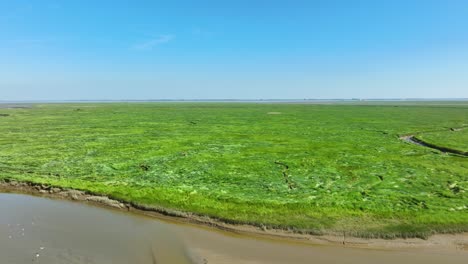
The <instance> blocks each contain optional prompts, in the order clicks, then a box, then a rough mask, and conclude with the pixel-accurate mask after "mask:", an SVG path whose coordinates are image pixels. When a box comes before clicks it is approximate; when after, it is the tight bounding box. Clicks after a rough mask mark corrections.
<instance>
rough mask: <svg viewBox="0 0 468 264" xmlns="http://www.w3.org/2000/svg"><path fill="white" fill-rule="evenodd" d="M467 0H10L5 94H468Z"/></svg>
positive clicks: (1, 70) (1, 30)
mask: <svg viewBox="0 0 468 264" xmlns="http://www.w3.org/2000/svg"><path fill="white" fill-rule="evenodd" d="M467 14H468V1H463V0H460V1H455V0H446V1H442V0H439V1H431V0H426V1H422V0H421V1H416V0H414V1H411V0H407V1H399V0H393V1H371V0H369V1H365V0H362V1H359V0H355V1H344V0H343V1H333V0H331V1H330V0H329V1H313V0H309V1H295V0H289V1H275V0H270V1H259V0H257V1H255V0H251V1H246V0H237V1H205V0H198V1H194V0H193V1H175V0H174V1H137V0H135V1H130V0H129V1H119V0H113V1H106V0H100V1H91V0H63V1H59V0H36V1H33V0H29V1H26V0H15V1H10V0H0V100H65V99H150V98H151V99H221V98H223V99H233V98H238V99H258V98H298V99H302V98H322V99H323V98H353V97H354V98H408V97H419V98H420V97H425V98H461V97H464V98H468V15H467Z"/></svg>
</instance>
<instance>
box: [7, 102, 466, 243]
mask: <svg viewBox="0 0 468 264" xmlns="http://www.w3.org/2000/svg"><path fill="white" fill-rule="evenodd" d="M271 112H279V113H281V114H271ZM2 113H3V114H10V116H4V117H2V116H0V135H1V136H0V178H15V179H18V180H24V181H33V182H41V183H50V184H54V185H58V186H63V187H73V188H77V189H83V190H88V191H92V192H96V193H101V194H106V195H110V196H111V197H114V198H118V199H123V200H127V201H133V202H137V203H141V204H147V205H155V206H163V207H166V208H171V209H178V210H183V211H190V212H195V213H198V214H202V215H208V216H211V217H216V218H219V219H222V220H225V221H229V222H236V223H250V224H255V225H266V226H270V227H279V228H292V229H301V230H307V231H309V232H314V233H332V232H343V231H346V232H347V233H348V234H350V235H359V236H368V237H370V236H374V237H376V236H380V237H395V236H403V237H404V236H420V237H424V236H427V235H428V234H431V233H434V232H459V231H468V208H467V207H468V195H467V193H466V191H467V190H468V182H467V180H468V159H467V158H465V157H458V156H451V155H447V154H441V153H440V152H438V151H435V150H432V149H429V148H425V147H421V146H417V145H413V144H409V143H406V142H403V141H401V140H399V138H398V135H402V134H409V133H415V132H420V131H434V130H439V129H440V130H442V129H446V128H448V127H459V126H463V125H464V124H467V123H468V104H466V103H457V104H453V105H452V104H450V103H444V104H440V105H436V104H433V105H426V104H421V103H418V104H416V105H408V104H405V105H403V104H401V105H392V104H389V103H387V104H382V105H313V104H255V103H248V104H242V103H119V104H117V103H112V104H110V103H109V104H42V105H35V106H34V107H33V108H32V109H0V114H2ZM268 113H270V114H268ZM456 135H464V136H462V137H460V138H459V139H458V138H457V137H456ZM450 142H454V143H456V144H465V145H466V142H467V141H466V134H465V132H456V133H455V132H454V133H453V137H452V138H451V139H450ZM282 164H283V165H282ZM284 164H285V165H287V166H288V167H289V169H286V167H285V166H284Z"/></svg>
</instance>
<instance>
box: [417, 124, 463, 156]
mask: <svg viewBox="0 0 468 264" xmlns="http://www.w3.org/2000/svg"><path fill="white" fill-rule="evenodd" d="M466 126H467V127H466V128H464V129H461V130H458V131H457V130H456V131H450V130H448V129H447V130H445V131H439V132H432V133H423V134H421V135H418V137H419V138H421V139H423V140H424V141H426V142H429V143H432V144H435V145H438V146H444V147H448V148H452V149H456V150H461V151H465V152H468V124H466Z"/></svg>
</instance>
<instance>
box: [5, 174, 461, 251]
mask: <svg viewBox="0 0 468 264" xmlns="http://www.w3.org/2000/svg"><path fill="white" fill-rule="evenodd" d="M1 192H3V193H21V194H28V195H33V196H39V197H46V198H52V199H65V200H70V201H77V202H83V203H88V204H92V205H95V206H100V207H106V208H110V209H114V210H120V211H128V212H131V213H136V214H140V215H145V216H150V217H154V218H156V219H160V220H164V221H169V222H173V223H178V224H194V225H199V226H206V227H209V228H214V229H217V230H221V231H225V232H231V233H237V234H241V235H246V236H251V237H261V238H266V239H280V240H289V241H293V242H294V241H296V242H303V243H307V244H315V245H317V244H318V245H345V246H349V247H359V248H374V249H375V248H397V249H401V248H434V249H441V250H457V251H459V250H462V251H466V250H468V233H467V232H464V233H456V234H434V235H431V236H430V237H429V238H428V239H421V238H393V239H384V238H361V237H353V236H347V235H346V236H343V234H324V235H318V234H312V233H306V232H300V231H299V232H298V231H297V230H296V231H295V230H285V229H267V228H265V227H257V226H253V225H248V224H235V223H228V222H224V221H222V220H218V219H213V218H210V217H207V216H200V215H197V214H193V213H187V212H181V211H176V210H168V209H166V208H162V207H153V206H146V205H140V204H137V203H132V202H130V203H129V202H125V201H119V200H115V199H111V198H109V197H107V196H103V195H99V194H93V193H90V192H86V191H80V190H74V189H71V188H62V187H54V186H50V185H46V184H38V183H33V182H19V181H16V180H8V179H3V180H0V193H1Z"/></svg>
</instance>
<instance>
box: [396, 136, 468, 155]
mask: <svg viewBox="0 0 468 264" xmlns="http://www.w3.org/2000/svg"><path fill="white" fill-rule="evenodd" d="M400 139H401V140H403V141H406V142H409V143H412V144H416V145H419V146H423V147H427V148H431V149H436V150H439V151H442V152H444V153H450V154H455V155H460V156H464V157H468V152H466V151H461V150H457V149H452V148H447V147H444V146H438V145H435V144H432V143H429V142H426V141H424V140H422V139H419V138H417V137H416V136H415V135H405V136H401V137H400Z"/></svg>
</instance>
